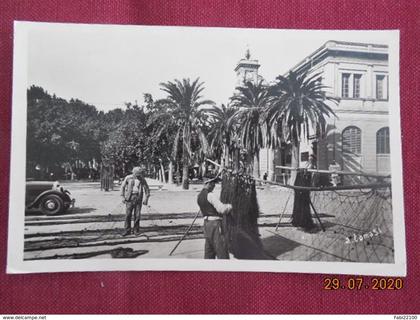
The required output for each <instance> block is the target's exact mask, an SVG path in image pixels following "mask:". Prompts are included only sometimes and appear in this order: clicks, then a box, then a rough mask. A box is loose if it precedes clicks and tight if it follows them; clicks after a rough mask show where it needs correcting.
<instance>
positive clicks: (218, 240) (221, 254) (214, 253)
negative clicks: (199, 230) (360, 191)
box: [204, 220, 229, 259]
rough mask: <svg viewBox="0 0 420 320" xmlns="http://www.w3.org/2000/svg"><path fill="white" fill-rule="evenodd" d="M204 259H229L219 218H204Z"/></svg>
mask: <svg viewBox="0 0 420 320" xmlns="http://www.w3.org/2000/svg"><path fill="white" fill-rule="evenodd" d="M204 239H205V240H206V242H205V245H204V259H216V257H217V259H229V251H228V247H227V243H226V241H225V237H224V235H223V230H222V221H221V220H208V221H207V220H204Z"/></svg>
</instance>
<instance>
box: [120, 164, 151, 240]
mask: <svg viewBox="0 0 420 320" xmlns="http://www.w3.org/2000/svg"><path fill="white" fill-rule="evenodd" d="M143 191H144V193H145V195H146V198H145V199H144V201H143ZM121 197H122V198H123V203H125V205H126V211H125V226H124V227H125V232H124V233H123V234H122V235H123V236H124V237H125V236H127V235H129V234H130V233H131V216H132V213H133V211H134V226H133V232H134V234H135V235H137V236H138V235H140V214H141V206H142V203H143V204H144V205H147V202H148V201H149V197H150V190H149V186H148V185H147V182H146V179H145V178H144V176H143V169H142V168H140V167H134V168H133V174H130V175H128V176H126V177H125V179H124V181H123V182H122V184H121Z"/></svg>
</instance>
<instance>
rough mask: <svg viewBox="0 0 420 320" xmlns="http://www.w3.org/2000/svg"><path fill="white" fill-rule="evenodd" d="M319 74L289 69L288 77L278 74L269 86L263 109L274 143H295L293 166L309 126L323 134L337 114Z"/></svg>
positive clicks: (297, 158)
mask: <svg viewBox="0 0 420 320" xmlns="http://www.w3.org/2000/svg"><path fill="white" fill-rule="evenodd" d="M320 76H321V75H320V74H319V73H318V74H315V75H313V76H310V77H308V75H307V74H306V73H302V74H299V75H297V74H296V73H294V72H290V73H289V74H288V75H287V76H286V77H284V76H278V77H277V83H276V84H275V85H273V86H272V87H271V88H270V95H271V100H270V103H269V104H268V106H267V108H266V109H265V111H264V118H265V120H266V122H267V126H268V128H269V133H268V134H269V136H270V137H269V140H270V141H271V142H272V143H275V141H279V140H283V141H286V142H290V143H291V145H292V164H291V165H292V168H295V169H297V168H299V153H300V142H301V139H302V137H303V138H306V139H309V135H310V128H312V130H313V132H314V133H315V134H317V135H318V136H324V135H325V133H326V127H327V118H329V117H331V116H336V115H335V113H334V111H333V110H332V109H331V108H330V107H329V106H328V105H327V104H326V102H328V101H332V102H337V99H335V98H332V97H328V96H327V95H326V92H325V89H326V88H327V87H326V86H324V85H322V83H321V82H320V81H319V78H320ZM279 135H281V137H279ZM296 174H297V170H292V173H291V175H292V176H291V184H294V182H295V180H296Z"/></svg>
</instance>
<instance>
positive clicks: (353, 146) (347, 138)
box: [343, 126, 362, 154]
mask: <svg viewBox="0 0 420 320" xmlns="http://www.w3.org/2000/svg"><path fill="white" fill-rule="evenodd" d="M343 152H345V153H353V154H360V153H361V152H362V131H361V130H360V129H359V128H358V127H354V126H351V127H347V128H345V129H344V130H343Z"/></svg>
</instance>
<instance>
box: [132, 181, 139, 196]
mask: <svg viewBox="0 0 420 320" xmlns="http://www.w3.org/2000/svg"><path fill="white" fill-rule="evenodd" d="M139 191H140V180H139V179H134V186H133V193H139Z"/></svg>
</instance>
